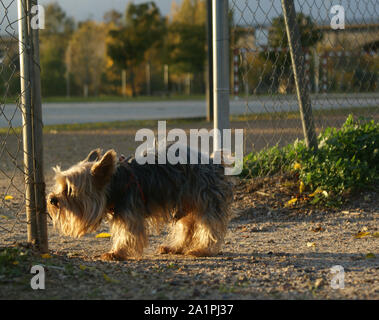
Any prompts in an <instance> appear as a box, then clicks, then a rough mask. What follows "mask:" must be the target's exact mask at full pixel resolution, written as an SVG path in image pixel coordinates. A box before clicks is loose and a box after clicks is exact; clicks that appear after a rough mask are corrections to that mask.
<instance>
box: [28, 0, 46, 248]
mask: <svg viewBox="0 0 379 320" xmlns="http://www.w3.org/2000/svg"><path fill="white" fill-rule="evenodd" d="M29 5H31V6H30V7H28V9H29V10H31V8H32V6H36V5H38V0H29ZM30 18H31V17H30V16H29V19H30ZM30 32H31V40H32V46H31V49H32V55H31V58H32V64H31V70H32V72H31V77H30V79H31V84H32V110H33V118H32V119H33V158H34V170H35V171H34V183H35V197H36V200H35V204H36V214H37V230H38V237H39V243H38V245H39V249H40V251H41V252H47V251H48V239H47V219H46V218H47V214H46V200H45V180H44V175H43V122H42V102H41V76H40V71H41V70H40V60H39V34H38V33H39V32H38V28H36V29H34V28H30Z"/></svg>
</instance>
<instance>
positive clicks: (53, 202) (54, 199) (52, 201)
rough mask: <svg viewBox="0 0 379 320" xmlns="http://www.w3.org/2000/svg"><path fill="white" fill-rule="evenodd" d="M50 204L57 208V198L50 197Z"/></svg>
mask: <svg viewBox="0 0 379 320" xmlns="http://www.w3.org/2000/svg"><path fill="white" fill-rule="evenodd" d="M50 204H51V205H53V206H54V207H58V198H57V197H54V196H53V197H51V198H50Z"/></svg>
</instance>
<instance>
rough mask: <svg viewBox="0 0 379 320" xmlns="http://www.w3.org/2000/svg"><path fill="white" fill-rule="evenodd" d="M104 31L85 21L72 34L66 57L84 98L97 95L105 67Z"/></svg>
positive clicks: (101, 27) (103, 28) (98, 26)
mask: <svg viewBox="0 0 379 320" xmlns="http://www.w3.org/2000/svg"><path fill="white" fill-rule="evenodd" d="M105 36H106V29H105V27H104V26H103V25H101V24H97V23H96V22H94V21H87V22H84V23H82V24H81V25H80V26H79V29H78V30H77V31H76V32H75V33H74V34H73V36H72V38H71V40H70V43H69V47H68V54H67V55H66V58H67V61H69V62H70V64H71V66H70V70H71V73H72V74H73V76H74V79H75V80H76V82H77V83H78V84H79V85H80V86H81V87H82V88H83V92H84V96H87V95H88V94H89V93H91V94H95V95H97V94H98V90H99V87H100V82H101V76H102V73H103V72H104V70H105V65H106V47H105Z"/></svg>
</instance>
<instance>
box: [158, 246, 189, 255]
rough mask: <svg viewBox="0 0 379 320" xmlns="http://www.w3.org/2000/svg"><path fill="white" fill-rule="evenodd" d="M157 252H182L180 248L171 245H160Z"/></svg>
mask: <svg viewBox="0 0 379 320" xmlns="http://www.w3.org/2000/svg"><path fill="white" fill-rule="evenodd" d="M158 252H159V253H160V254H169V253H171V254H182V253H183V252H182V250H180V249H177V248H173V247H169V246H160V247H159V249H158Z"/></svg>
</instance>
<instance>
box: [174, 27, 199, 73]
mask: <svg viewBox="0 0 379 320" xmlns="http://www.w3.org/2000/svg"><path fill="white" fill-rule="evenodd" d="M169 33H170V37H171V39H173V40H172V41H168V45H167V50H168V52H169V54H168V61H167V62H168V63H170V65H174V69H175V71H177V72H179V73H187V72H191V73H192V72H193V73H197V72H198V73H199V72H203V71H204V63H205V58H206V47H205V40H206V39H205V25H191V24H185V23H173V24H172V25H171V26H170V28H169Z"/></svg>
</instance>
